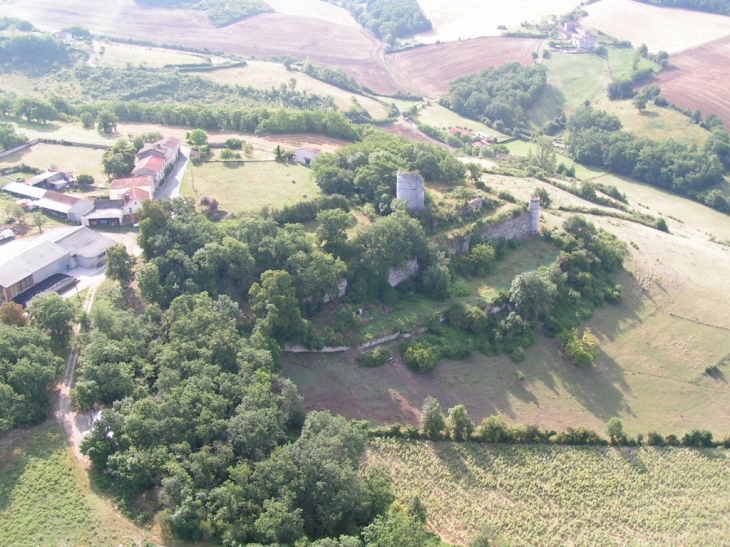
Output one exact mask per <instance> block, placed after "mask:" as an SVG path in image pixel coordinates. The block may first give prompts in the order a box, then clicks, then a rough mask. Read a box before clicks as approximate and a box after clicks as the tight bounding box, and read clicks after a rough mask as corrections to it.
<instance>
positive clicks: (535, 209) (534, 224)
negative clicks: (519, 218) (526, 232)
mask: <svg viewBox="0 0 730 547" xmlns="http://www.w3.org/2000/svg"><path fill="white" fill-rule="evenodd" d="M539 231H540V198H538V197H534V198H530V235H531V236H536V235H537V234H538V232H539Z"/></svg>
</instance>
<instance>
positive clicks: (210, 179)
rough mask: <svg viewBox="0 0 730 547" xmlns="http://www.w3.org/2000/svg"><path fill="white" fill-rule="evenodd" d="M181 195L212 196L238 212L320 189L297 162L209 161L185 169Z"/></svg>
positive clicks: (289, 202)
mask: <svg viewBox="0 0 730 547" xmlns="http://www.w3.org/2000/svg"><path fill="white" fill-rule="evenodd" d="M293 180H295V181H296V183H292V181H293ZM181 194H182V195H183V196H185V197H191V198H193V199H194V200H195V201H196V202H198V201H200V198H201V197H203V196H208V197H210V198H215V199H217V200H218V202H219V204H220V208H221V209H223V210H225V211H228V212H230V213H241V212H258V211H260V210H261V208H262V207H270V208H272V207H275V208H281V207H283V206H284V205H293V204H295V203H298V202H299V201H303V200H306V199H310V200H311V199H313V198H316V197H317V196H319V195H320V194H321V191H320V189H319V187H318V186H317V185H316V184H315V183H314V180H313V179H312V177H311V171H310V170H309V169H307V168H306V167H304V166H302V165H299V164H298V163H289V164H284V163H277V162H274V161H266V162H245V163H243V162H209V163H204V164H203V165H201V166H198V167H194V166H190V168H189V169H187V170H186V172H185V179H184V180H183V184H182V188H181Z"/></svg>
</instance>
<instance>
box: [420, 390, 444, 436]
mask: <svg viewBox="0 0 730 547" xmlns="http://www.w3.org/2000/svg"><path fill="white" fill-rule="evenodd" d="M445 429H446V420H445V419H444V415H443V413H442V412H441V405H440V404H439V402H438V399H436V398H435V397H426V400H425V401H423V408H422V409H421V430H422V431H423V433H424V435H426V436H427V437H428V438H429V439H439V438H440V437H441V433H442V432H443V431H444V430H445Z"/></svg>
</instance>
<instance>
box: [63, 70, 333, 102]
mask: <svg viewBox="0 0 730 547" xmlns="http://www.w3.org/2000/svg"><path fill="white" fill-rule="evenodd" d="M74 75H75V76H76V78H77V79H78V81H79V83H80V85H81V89H82V90H83V92H84V95H85V96H87V97H89V98H90V99H99V100H114V99H118V100H121V101H135V100H148V101H160V102H170V101H175V102H179V103H188V104H190V103H193V104H194V103H196V102H197V103H202V104H205V105H211V104H216V103H218V104H221V105H224V104H225V105H226V106H229V107H230V106H237V107H244V106H245V107H284V108H294V109H298V110H315V109H322V110H335V109H336V107H335V104H334V101H333V99H332V97H331V96H322V95H318V94H316V93H310V92H308V91H307V90H297V89H295V88H294V87H292V86H287V85H286V84H282V85H280V86H279V87H273V86H272V87H271V88H269V89H256V88H253V87H250V86H248V87H243V86H240V85H235V86H231V85H221V84H217V83H215V82H211V81H210V80H207V79H205V78H202V77H200V76H197V75H194V74H185V73H182V71H178V70H176V69H164V70H159V69H157V70H156V69H148V68H144V67H126V68H109V67H104V68H100V67H90V66H87V65H82V66H78V67H76V68H75V69H74Z"/></svg>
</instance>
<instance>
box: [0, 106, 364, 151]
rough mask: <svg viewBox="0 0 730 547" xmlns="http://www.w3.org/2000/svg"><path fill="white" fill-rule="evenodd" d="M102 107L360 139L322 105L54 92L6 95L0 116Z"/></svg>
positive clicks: (133, 115) (212, 126)
mask: <svg viewBox="0 0 730 547" xmlns="http://www.w3.org/2000/svg"><path fill="white" fill-rule="evenodd" d="M102 110H105V111H108V112H110V113H113V114H114V115H115V116H116V117H117V120H118V121H120V122H135V123H153V124H160V125H181V126H185V127H200V128H202V129H208V130H220V131H237V132H241V133H249V134H254V133H256V134H262V133H272V134H284V133H313V134H317V135H325V136H328V137H334V138H338V139H343V140H347V141H359V140H360V139H361V134H360V129H359V128H358V127H357V126H356V125H354V124H353V123H352V122H350V121H349V120H348V119H347V118H345V117H344V116H343V115H342V114H340V113H338V112H332V111H323V110H286V109H283V108H282V109H266V108H250V109H248V108H224V107H220V108H216V107H200V106H195V105H186V104H178V103H169V102H168V103H158V104H150V103H143V102H126V101H110V102H99V103H88V104H75V105H70V104H69V103H68V102H67V101H65V100H64V99H62V98H59V97H53V98H52V99H51V101H49V102H46V101H39V100H36V99H25V98H23V99H19V100H18V101H15V102H13V101H12V100H10V99H7V98H4V99H2V100H0V115H3V114H5V115H7V114H11V113H13V114H15V116H16V117H18V118H21V117H24V118H26V119H27V120H28V121H37V122H40V123H45V122H47V121H52V120H56V119H59V117H61V115H64V117H68V116H83V115H84V114H85V113H89V114H91V115H92V116H93V118H94V119H95V118H96V117H97V116H98V114H99V112H100V111H102Z"/></svg>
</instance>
